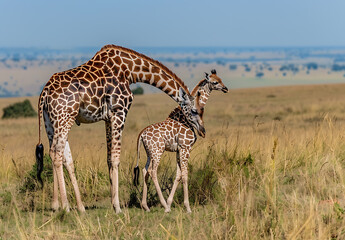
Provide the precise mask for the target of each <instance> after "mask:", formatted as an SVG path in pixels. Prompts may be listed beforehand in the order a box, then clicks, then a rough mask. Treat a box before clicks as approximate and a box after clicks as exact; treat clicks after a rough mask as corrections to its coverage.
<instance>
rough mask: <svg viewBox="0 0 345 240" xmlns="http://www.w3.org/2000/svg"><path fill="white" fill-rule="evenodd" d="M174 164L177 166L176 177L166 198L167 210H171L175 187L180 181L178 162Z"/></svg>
mask: <svg viewBox="0 0 345 240" xmlns="http://www.w3.org/2000/svg"><path fill="white" fill-rule="evenodd" d="M176 165H177V168H176V178H175V181H174V184H173V186H172V189H171V192H170V194H169V197H168V200H167V205H168V209H169V211H170V210H171V204H172V202H173V199H174V195H175V192H176V189H177V187H178V184H179V183H180V181H181V176H182V174H181V169H180V165H179V163H177V164H176Z"/></svg>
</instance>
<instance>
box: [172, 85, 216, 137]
mask: <svg viewBox="0 0 345 240" xmlns="http://www.w3.org/2000/svg"><path fill="white" fill-rule="evenodd" d="M202 81H203V80H201V81H200V82H199V83H198V84H197V85H196V86H195V87H194V89H193V90H192V95H193V96H194V97H195V96H196V95H197V94H199V93H200V98H199V104H200V107H205V105H206V102H207V100H208V98H209V96H210V94H211V92H212V90H211V88H210V85H209V83H206V84H204V85H201V83H202ZM168 118H171V119H173V120H176V121H178V122H180V123H182V124H183V125H185V126H186V127H188V128H190V129H193V127H192V125H191V124H190V123H189V121H188V120H187V118H186V117H185V116H184V115H183V113H182V111H181V107H176V108H175V109H174V110H173V111H172V112H171V113H170V114H169V116H168ZM193 131H194V129H193Z"/></svg>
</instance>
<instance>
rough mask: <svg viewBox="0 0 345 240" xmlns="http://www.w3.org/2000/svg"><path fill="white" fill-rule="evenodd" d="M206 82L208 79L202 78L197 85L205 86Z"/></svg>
mask: <svg viewBox="0 0 345 240" xmlns="http://www.w3.org/2000/svg"><path fill="white" fill-rule="evenodd" d="M206 83H208V80H207V79H204V80H202V81H201V82H200V83H199V87H203V86H205V85H206Z"/></svg>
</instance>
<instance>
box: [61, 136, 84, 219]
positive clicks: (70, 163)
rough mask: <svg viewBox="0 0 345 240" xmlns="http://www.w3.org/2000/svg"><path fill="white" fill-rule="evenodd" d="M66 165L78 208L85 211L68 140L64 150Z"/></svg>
mask: <svg viewBox="0 0 345 240" xmlns="http://www.w3.org/2000/svg"><path fill="white" fill-rule="evenodd" d="M63 163H64V166H65V168H66V169H67V171H68V174H69V177H70V179H71V182H72V185H73V189H74V193H75V198H76V201H77V208H78V210H79V211H80V212H85V207H84V205H83V202H82V201H81V196H80V191H79V187H78V183H77V178H76V177H75V168H74V164H73V159H72V154H71V150H70V147H69V144H68V141H66V145H65V151H64V161H63Z"/></svg>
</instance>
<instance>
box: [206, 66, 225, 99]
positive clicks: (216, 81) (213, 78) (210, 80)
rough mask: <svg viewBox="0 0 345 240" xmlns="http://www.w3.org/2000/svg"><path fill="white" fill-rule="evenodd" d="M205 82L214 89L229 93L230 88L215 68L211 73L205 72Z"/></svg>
mask: <svg viewBox="0 0 345 240" xmlns="http://www.w3.org/2000/svg"><path fill="white" fill-rule="evenodd" d="M203 83H204V84H208V88H209V89H210V90H211V91H212V90H219V91H223V92H224V93H227V92H228V91H229V90H228V88H227V87H226V86H225V85H224V83H223V82H222V79H220V77H218V76H217V72H216V70H215V69H212V70H211V75H209V74H208V73H205V80H204V82H203Z"/></svg>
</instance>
